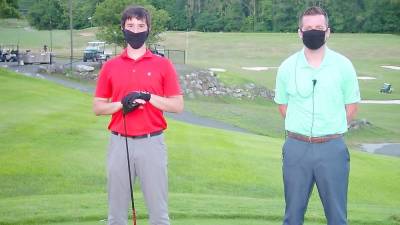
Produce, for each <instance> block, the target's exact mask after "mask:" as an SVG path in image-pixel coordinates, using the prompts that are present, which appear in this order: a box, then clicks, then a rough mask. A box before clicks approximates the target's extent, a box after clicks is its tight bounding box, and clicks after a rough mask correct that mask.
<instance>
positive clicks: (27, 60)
mask: <svg viewBox="0 0 400 225" xmlns="http://www.w3.org/2000/svg"><path fill="white" fill-rule="evenodd" d="M51 57H52V54H51V52H48V51H40V52H32V51H31V50H26V51H25V52H24V53H22V54H21V57H20V63H21V65H24V64H34V63H35V64H51Z"/></svg>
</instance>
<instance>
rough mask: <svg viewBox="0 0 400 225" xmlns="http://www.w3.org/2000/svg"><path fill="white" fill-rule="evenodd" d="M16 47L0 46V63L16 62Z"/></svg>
mask: <svg viewBox="0 0 400 225" xmlns="http://www.w3.org/2000/svg"><path fill="white" fill-rule="evenodd" d="M18 51H19V50H18V45H0V62H17V61H18Z"/></svg>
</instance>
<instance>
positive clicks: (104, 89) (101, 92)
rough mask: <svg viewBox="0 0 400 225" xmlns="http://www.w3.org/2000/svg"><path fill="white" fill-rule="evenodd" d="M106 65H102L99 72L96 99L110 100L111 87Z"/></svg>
mask: <svg viewBox="0 0 400 225" xmlns="http://www.w3.org/2000/svg"><path fill="white" fill-rule="evenodd" d="M107 68H108V66H107V64H104V65H103V67H102V68H101V70H100V73H99V78H98V80H97V86H96V91H95V97H98V98H111V95H112V85H111V82H110V78H109V74H108V72H107V71H108V70H107Z"/></svg>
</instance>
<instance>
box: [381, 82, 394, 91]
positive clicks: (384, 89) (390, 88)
mask: <svg viewBox="0 0 400 225" xmlns="http://www.w3.org/2000/svg"><path fill="white" fill-rule="evenodd" d="M380 92H381V93H387V94H391V93H392V85H391V84H389V83H384V84H383V87H382V88H381V90H380Z"/></svg>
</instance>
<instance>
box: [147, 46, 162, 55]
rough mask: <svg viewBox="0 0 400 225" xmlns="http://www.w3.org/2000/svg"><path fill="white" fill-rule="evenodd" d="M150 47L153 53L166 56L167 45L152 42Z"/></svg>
mask: <svg viewBox="0 0 400 225" xmlns="http://www.w3.org/2000/svg"><path fill="white" fill-rule="evenodd" d="M149 49H150V51H151V52H152V53H153V54H157V55H159V56H162V57H164V56H165V46H163V45H159V44H150V45H149Z"/></svg>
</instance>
